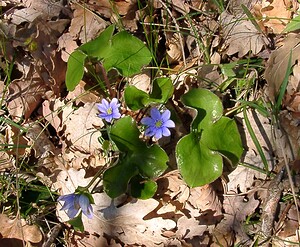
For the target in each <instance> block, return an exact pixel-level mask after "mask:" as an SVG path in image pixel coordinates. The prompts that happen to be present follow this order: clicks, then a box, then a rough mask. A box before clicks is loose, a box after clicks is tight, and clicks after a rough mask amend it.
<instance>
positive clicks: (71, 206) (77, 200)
mask: <svg viewBox="0 0 300 247" xmlns="http://www.w3.org/2000/svg"><path fill="white" fill-rule="evenodd" d="M58 201H64V205H63V206H62V208H61V210H65V211H66V213H67V215H68V216H69V218H70V219H73V218H75V216H76V215H77V213H78V212H79V210H82V212H83V214H84V215H86V216H87V217H88V218H90V219H91V218H93V208H92V206H91V203H90V200H89V198H88V197H87V196H85V195H84V194H81V195H79V194H74V193H72V194H68V195H63V196H60V197H58Z"/></svg>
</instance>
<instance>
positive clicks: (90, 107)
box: [63, 103, 104, 153]
mask: <svg viewBox="0 0 300 247" xmlns="http://www.w3.org/2000/svg"><path fill="white" fill-rule="evenodd" d="M98 114H99V112H98V108H97V106H96V103H86V104H85V105H84V106H83V107H80V108H78V109H77V110H75V111H74V112H72V113H71V114H70V115H68V117H67V119H66V120H65V121H64V122H63V125H64V126H65V134H64V135H65V137H66V138H67V140H68V141H69V142H70V143H71V144H70V147H71V148H72V150H79V151H80V152H83V153H94V150H95V149H99V148H101V145H100V143H99V141H98V137H100V136H101V133H100V131H99V130H98V129H99V128H101V127H103V126H104V124H103V121H102V119H100V118H99V117H98Z"/></svg>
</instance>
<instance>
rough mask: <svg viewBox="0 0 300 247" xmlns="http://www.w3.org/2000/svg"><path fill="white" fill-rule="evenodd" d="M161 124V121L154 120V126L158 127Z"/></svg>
mask: <svg viewBox="0 0 300 247" xmlns="http://www.w3.org/2000/svg"><path fill="white" fill-rule="evenodd" d="M161 126H162V121H161V120H158V121H156V122H155V127H157V128H160V127H161Z"/></svg>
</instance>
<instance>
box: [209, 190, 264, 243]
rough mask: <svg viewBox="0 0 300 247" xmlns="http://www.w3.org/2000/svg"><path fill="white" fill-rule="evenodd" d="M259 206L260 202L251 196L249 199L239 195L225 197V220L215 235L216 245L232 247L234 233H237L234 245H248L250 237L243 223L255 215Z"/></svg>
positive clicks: (217, 228) (218, 226)
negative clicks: (248, 217) (241, 243)
mask: <svg viewBox="0 0 300 247" xmlns="http://www.w3.org/2000/svg"><path fill="white" fill-rule="evenodd" d="M258 205H259V201H258V200H256V199H255V198H254V195H251V194H250V195H248V197H247V199H245V198H244V197H243V196H237V195H231V196H230V195H228V196H225V198H224V201H223V207H224V211H225V213H224V219H223V220H222V221H221V223H220V224H218V225H217V227H216V228H215V229H214V233H213V235H214V239H215V243H220V244H222V245H223V246H232V245H233V232H234V233H235V242H234V243H236V244H237V243H240V242H243V243H246V241H248V240H249V236H248V235H247V234H246V233H245V231H244V229H245V228H244V227H243V223H244V221H245V220H246V217H247V216H250V215H251V214H253V213H254V211H255V210H256V208H257V207H258ZM228 244H229V245H228Z"/></svg>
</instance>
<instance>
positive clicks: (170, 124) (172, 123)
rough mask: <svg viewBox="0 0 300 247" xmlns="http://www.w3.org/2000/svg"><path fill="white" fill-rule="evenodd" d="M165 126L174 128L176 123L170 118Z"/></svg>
mask: <svg viewBox="0 0 300 247" xmlns="http://www.w3.org/2000/svg"><path fill="white" fill-rule="evenodd" d="M163 126H165V127H168V128H174V127H175V123H174V122H173V121H172V120H170V119H169V120H168V121H166V122H164V124H163Z"/></svg>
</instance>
